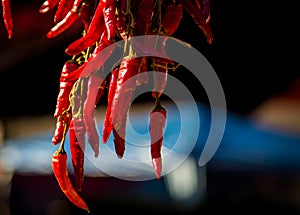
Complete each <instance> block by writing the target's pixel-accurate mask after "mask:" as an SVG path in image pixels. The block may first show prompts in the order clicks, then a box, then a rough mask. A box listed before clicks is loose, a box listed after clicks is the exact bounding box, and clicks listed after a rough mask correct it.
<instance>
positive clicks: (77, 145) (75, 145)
mask: <svg viewBox="0 0 300 215" xmlns="http://www.w3.org/2000/svg"><path fill="white" fill-rule="evenodd" d="M76 120H77V118H73V119H72V120H71V122H70V128H69V137H70V149H71V156H72V164H73V169H74V178H75V185H76V189H77V190H78V191H81V190H82V184H83V180H84V151H85V138H81V137H84V132H85V128H84V127H83V126H81V127H80V126H79V124H80V122H76ZM74 124H76V131H75V125H74Z"/></svg>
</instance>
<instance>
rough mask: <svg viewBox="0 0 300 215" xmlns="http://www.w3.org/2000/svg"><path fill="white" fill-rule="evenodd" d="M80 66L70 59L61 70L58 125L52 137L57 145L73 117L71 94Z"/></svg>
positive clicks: (56, 108)
mask: <svg viewBox="0 0 300 215" xmlns="http://www.w3.org/2000/svg"><path fill="white" fill-rule="evenodd" d="M78 67H79V65H78V64H77V63H76V62H75V61H73V60H68V61H66V62H65V64H64V66H63V69H62V71H61V75H60V85H59V94H58V96H57V100H56V101H57V102H56V107H55V113H54V117H55V118H56V127H55V131H54V135H53V137H52V143H53V144H54V145H57V144H58V143H60V142H61V141H62V139H63V131H64V127H65V125H66V126H67V127H68V126H69V123H70V119H71V117H72V112H71V109H70V100H69V95H70V92H71V90H72V88H73V85H74V83H75V81H76V80H77V78H78V74H76V70H77V69H78ZM74 73H75V74H74Z"/></svg>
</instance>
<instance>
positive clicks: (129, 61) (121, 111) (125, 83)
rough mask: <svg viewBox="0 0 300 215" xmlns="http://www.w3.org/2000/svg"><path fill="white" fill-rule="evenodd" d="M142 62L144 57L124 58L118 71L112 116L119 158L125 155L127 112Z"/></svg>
mask: <svg viewBox="0 0 300 215" xmlns="http://www.w3.org/2000/svg"><path fill="white" fill-rule="evenodd" d="M141 62H142V58H123V59H122V61H121V65H120V69H119V73H118V80H117V86H116V92H115V94H114V98H113V102H112V107H111V117H112V122H113V126H114V129H113V133H114V143H115V148H116V152H117V155H118V157H119V158H122V157H123V154H124V150H125V131H126V120H127V113H128V110H129V107H130V104H131V98H132V96H133V93H134V90H135V87H136V81H137V75H138V73H139V69H140V65H141Z"/></svg>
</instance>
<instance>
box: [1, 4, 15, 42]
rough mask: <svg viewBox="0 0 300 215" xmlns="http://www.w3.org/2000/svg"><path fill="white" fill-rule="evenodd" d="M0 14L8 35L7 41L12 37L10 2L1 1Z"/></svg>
mask: <svg viewBox="0 0 300 215" xmlns="http://www.w3.org/2000/svg"><path fill="white" fill-rule="evenodd" d="M2 13H3V20H4V24H5V28H6V31H7V33H8V39H11V38H12V35H13V18H12V12H11V5H10V0H2Z"/></svg>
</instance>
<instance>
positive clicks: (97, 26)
mask: <svg viewBox="0 0 300 215" xmlns="http://www.w3.org/2000/svg"><path fill="white" fill-rule="evenodd" d="M104 29H105V26H104V19H103V12H102V1H101V2H100V3H98V5H97V8H96V11H95V13H94V16H93V18H92V20H91V23H90V25H89V28H88V30H87V33H86V34H85V35H84V36H83V37H81V38H80V39H78V40H76V41H75V42H73V43H71V44H70V45H69V46H68V48H67V49H66V50H65V52H66V53H67V54H68V55H76V54H79V53H80V52H82V51H83V50H85V49H87V48H88V47H90V46H92V45H94V44H95V43H96V42H97V41H98V40H99V39H100V37H101V35H102V34H103V32H104Z"/></svg>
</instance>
